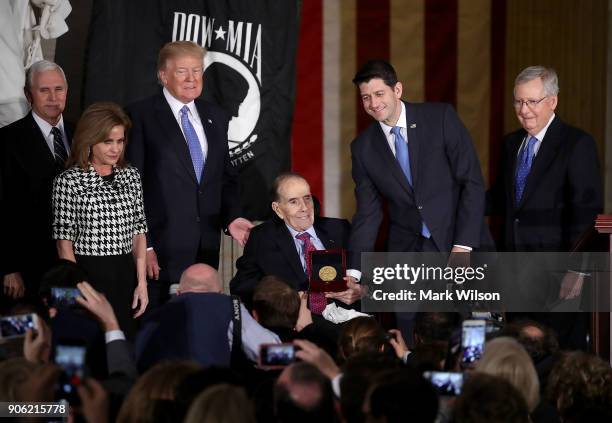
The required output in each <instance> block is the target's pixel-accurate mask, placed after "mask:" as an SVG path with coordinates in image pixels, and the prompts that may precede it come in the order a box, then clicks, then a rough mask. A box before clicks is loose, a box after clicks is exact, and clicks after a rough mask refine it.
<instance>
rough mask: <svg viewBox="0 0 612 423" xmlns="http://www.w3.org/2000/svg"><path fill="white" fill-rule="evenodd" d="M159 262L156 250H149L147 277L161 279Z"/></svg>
mask: <svg viewBox="0 0 612 423" xmlns="http://www.w3.org/2000/svg"><path fill="white" fill-rule="evenodd" d="M160 269H161V268H160V267H159V263H157V254H155V250H147V277H148V278H149V279H154V280H158V279H159V270H160Z"/></svg>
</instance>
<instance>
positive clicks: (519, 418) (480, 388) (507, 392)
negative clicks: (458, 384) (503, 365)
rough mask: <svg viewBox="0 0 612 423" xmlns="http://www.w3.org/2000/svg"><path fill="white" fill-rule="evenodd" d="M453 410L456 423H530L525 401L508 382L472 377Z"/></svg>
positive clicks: (484, 377)
mask: <svg viewBox="0 0 612 423" xmlns="http://www.w3.org/2000/svg"><path fill="white" fill-rule="evenodd" d="M461 391H462V392H461V395H460V396H459V398H457V401H456V402H455V406H454V408H453V419H452V421H453V422H455V423H491V422H496V423H528V422H529V421H530V420H529V411H528V409H527V403H526V401H525V398H524V397H523V395H521V393H520V392H519V391H518V389H516V388H515V387H514V386H513V385H512V384H511V383H510V382H508V381H507V380H506V379H504V378H501V377H498V376H492V375H487V374H484V373H472V374H471V375H470V377H469V378H468V379H467V380H466V381H465V383H464V384H463V388H462V390H461Z"/></svg>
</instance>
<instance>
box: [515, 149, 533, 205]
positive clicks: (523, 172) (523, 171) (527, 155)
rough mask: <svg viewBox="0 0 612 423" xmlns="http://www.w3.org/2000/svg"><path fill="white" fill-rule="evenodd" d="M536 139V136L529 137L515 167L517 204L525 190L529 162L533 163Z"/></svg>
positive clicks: (529, 167) (529, 166) (529, 168)
mask: <svg viewBox="0 0 612 423" xmlns="http://www.w3.org/2000/svg"><path fill="white" fill-rule="evenodd" d="M537 141H538V139H537V138H536V137H529V141H528V142H527V144H526V145H525V146H523V150H522V151H521V154H520V155H519V160H518V166H517V168H516V191H515V200H516V204H517V205H518V204H519V203H520V202H521V198H523V191H525V184H526V183H527V176H529V171H530V170H531V164H532V163H533V156H534V151H533V148H534V146H535V143H536V142H537Z"/></svg>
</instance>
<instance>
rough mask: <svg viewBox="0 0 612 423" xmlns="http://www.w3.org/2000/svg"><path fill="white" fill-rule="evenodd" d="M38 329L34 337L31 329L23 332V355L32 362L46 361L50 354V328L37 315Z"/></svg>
mask: <svg viewBox="0 0 612 423" xmlns="http://www.w3.org/2000/svg"><path fill="white" fill-rule="evenodd" d="M37 320H38V329H37V334H36V337H34V332H33V331H32V329H28V330H27V331H26V333H25V339H24V341H23V356H24V357H25V359H26V360H28V361H30V362H32V363H37V364H38V363H48V362H49V356H50V355H51V330H50V329H49V327H48V326H47V324H46V323H45V321H44V320H43V319H41V318H40V317H38V316H37Z"/></svg>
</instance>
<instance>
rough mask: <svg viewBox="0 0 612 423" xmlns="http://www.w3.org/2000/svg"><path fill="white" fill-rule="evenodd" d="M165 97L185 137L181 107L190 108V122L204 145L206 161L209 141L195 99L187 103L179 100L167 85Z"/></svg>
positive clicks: (202, 145) (203, 150)
mask: <svg viewBox="0 0 612 423" xmlns="http://www.w3.org/2000/svg"><path fill="white" fill-rule="evenodd" d="M163 92H164V97H165V98H166V101H167V102H168V105H169V106H170V109H172V115H173V116H174V119H176V122H177V123H178V125H179V128H181V132H182V133H183V137H185V132H184V131H183V126H182V125H181V109H182V108H183V106H187V108H188V109H189V115H188V117H189V122H191V124H192V125H193V129H195V131H196V134H197V135H198V140H199V141H200V146H201V147H202V154H203V156H204V161H206V156H207V153H208V142H207V141H206V134H205V133H204V126H203V125H202V120H201V119H200V115H199V114H198V109H197V107H196V105H195V103H194V102H193V101H190V102H189V103H187V104H184V103H183V102H181V101H179V100H177V99H176V98H174V97H173V96H172V94H170V91H168V90H167V89H166V88H165V87H164V89H163ZM185 142H187V138H185Z"/></svg>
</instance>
